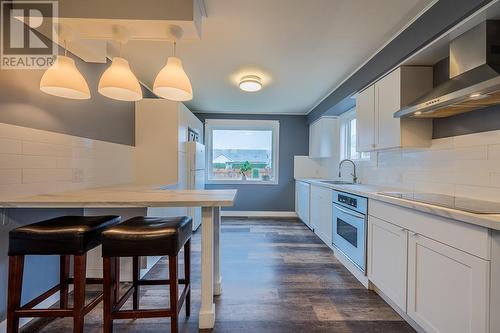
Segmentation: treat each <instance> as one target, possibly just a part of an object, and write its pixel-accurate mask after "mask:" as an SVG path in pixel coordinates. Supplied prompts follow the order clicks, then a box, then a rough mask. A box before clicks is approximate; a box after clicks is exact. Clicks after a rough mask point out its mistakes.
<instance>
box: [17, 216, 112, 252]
mask: <svg viewBox="0 0 500 333" xmlns="http://www.w3.org/2000/svg"><path fill="white" fill-rule="evenodd" d="M119 222H120V217H119V216H113V215H111V216H61V217H56V218H53V219H50V220H45V221H42V222H38V223H33V224H29V225H26V226H23V227H19V228H17V229H14V230H12V231H10V233H9V255H10V256H14V255H30V254H35V255H37V254H40V255H81V254H84V253H86V252H87V251H88V250H90V249H92V248H94V247H96V246H98V245H99V244H100V241H101V238H100V236H101V232H102V231H103V230H105V229H106V228H109V227H112V226H114V225H116V224H118V223H119Z"/></svg>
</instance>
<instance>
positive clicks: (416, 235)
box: [412, 232, 420, 238]
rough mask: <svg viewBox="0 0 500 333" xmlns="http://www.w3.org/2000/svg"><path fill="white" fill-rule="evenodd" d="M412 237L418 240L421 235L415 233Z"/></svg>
mask: <svg viewBox="0 0 500 333" xmlns="http://www.w3.org/2000/svg"><path fill="white" fill-rule="evenodd" d="M412 236H413V237H414V238H417V237H418V236H420V235H419V234H417V233H416V232H414V233H413V234H412Z"/></svg>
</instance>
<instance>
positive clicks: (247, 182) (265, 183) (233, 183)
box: [205, 180, 278, 185]
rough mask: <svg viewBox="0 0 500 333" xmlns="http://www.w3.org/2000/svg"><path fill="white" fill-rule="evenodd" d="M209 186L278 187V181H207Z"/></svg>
mask: <svg viewBox="0 0 500 333" xmlns="http://www.w3.org/2000/svg"><path fill="white" fill-rule="evenodd" d="M205 184H207V185H278V182H277V181H274V180H273V181H271V180H270V181H264V180H207V181H206V182H205Z"/></svg>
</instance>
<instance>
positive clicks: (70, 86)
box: [40, 27, 90, 99]
mask: <svg viewBox="0 0 500 333" xmlns="http://www.w3.org/2000/svg"><path fill="white" fill-rule="evenodd" d="M58 32H59V35H60V36H61V37H63V38H64V55H63V56H62V55H58V56H57V58H56V61H55V62H54V64H53V65H52V66H50V68H48V69H47V70H46V71H45V73H43V76H42V79H41V80H40V90H41V91H43V92H44V93H46V94H49V95H53V96H58V97H63V98H70V99H89V98H90V90H89V86H88V84H87V82H86V81H85V79H84V77H83V75H82V74H81V73H80V71H78V68H76V65H75V61H74V60H73V59H71V58H70V57H68V55H67V54H68V47H67V42H68V39H71V38H70V33H69V32H68V33H64V34H62V33H61V32H62V31H61V29H60V27H59V31H58Z"/></svg>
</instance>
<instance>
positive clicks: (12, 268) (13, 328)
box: [7, 256, 24, 333]
mask: <svg viewBox="0 0 500 333" xmlns="http://www.w3.org/2000/svg"><path fill="white" fill-rule="evenodd" d="M23 270H24V256H10V257H9V290H8V304H7V333H17V332H19V317H18V316H17V315H16V314H15V311H16V310H17V309H19V308H20V307H21V293H22V286H23Z"/></svg>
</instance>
